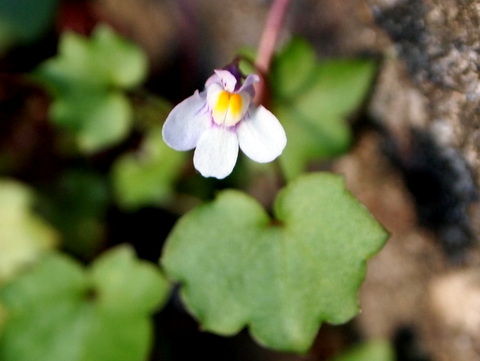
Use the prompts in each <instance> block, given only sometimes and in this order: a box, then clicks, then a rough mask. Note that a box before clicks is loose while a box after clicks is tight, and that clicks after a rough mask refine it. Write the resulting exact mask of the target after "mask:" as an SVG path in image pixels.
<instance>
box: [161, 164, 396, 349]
mask: <svg viewBox="0 0 480 361" xmlns="http://www.w3.org/2000/svg"><path fill="white" fill-rule="evenodd" d="M274 213H275V215H276V219H275V220H271V219H270V217H269V216H268V214H267V213H266V212H265V210H264V209H263V208H262V207H261V206H260V205H259V203H258V202H256V201H255V200H254V199H252V198H250V197H249V196H247V195H245V194H243V193H241V192H238V191H232V190H227V191H223V192H221V193H220V194H219V196H218V198H217V199H216V200H215V201H214V202H212V203H209V204H206V205H204V206H201V207H199V208H197V209H195V210H193V211H192V212H190V213H187V214H186V215H185V216H184V217H183V218H182V219H181V220H180V221H179V222H178V223H177V224H176V226H175V227H174V229H173V231H172V233H171V234H170V236H169V237H168V239H167V243H166V246H165V249H164V253H163V256H162V259H161V263H162V265H163V266H164V268H165V270H166V272H167V274H168V275H169V276H170V277H172V278H173V279H175V280H177V281H179V282H180V284H181V285H182V297H183V299H184V301H185V303H186V305H187V307H188V308H189V309H190V311H191V312H192V313H193V314H194V315H195V316H196V317H197V318H198V319H199V320H200V323H201V325H202V327H203V328H204V329H205V330H208V331H212V332H215V333H219V334H222V335H231V334H235V333H236V332H238V331H239V330H241V329H242V328H243V327H245V326H249V327H250V331H251V333H252V334H253V336H254V337H255V338H256V339H257V340H258V341H259V342H260V343H262V344H264V345H266V346H269V347H271V348H274V349H278V350H284V351H296V352H304V351H306V350H307V349H308V348H309V347H310V345H311V343H312V342H313V340H314V338H315V336H316V334H317V331H318V328H319V327H320V325H321V323H322V322H329V323H333V324H338V323H343V322H346V321H348V320H349V319H351V318H352V317H353V316H354V315H355V314H356V313H357V312H358V301H357V293H358V288H359V287H360V284H361V283H362V281H363V279H364V276H365V264H366V260H367V259H368V258H369V257H371V256H372V255H373V254H374V253H375V252H377V251H378V250H379V249H380V248H381V247H382V245H383V244H384V242H385V241H386V238H387V234H386V232H385V231H384V229H383V228H382V227H381V226H380V225H379V224H378V223H377V222H376V221H375V220H374V219H373V217H372V216H371V215H370V214H369V213H368V212H367V211H366V210H365V208H364V207H363V206H362V205H361V204H360V203H359V202H358V201H357V200H355V199H354V198H353V197H352V196H351V194H349V193H348V192H347V191H346V190H345V188H344V184H343V180H342V179H341V178H340V177H338V176H335V175H332V174H322V173H319V174H310V175H306V176H302V177H300V178H298V179H297V180H296V181H295V182H293V183H291V184H290V185H288V186H287V187H286V188H284V189H283V190H282V191H281V192H280V193H279V195H278V197H277V199H276V202H275V208H274Z"/></svg>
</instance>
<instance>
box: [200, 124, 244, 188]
mask: <svg viewBox="0 0 480 361" xmlns="http://www.w3.org/2000/svg"><path fill="white" fill-rule="evenodd" d="M237 157H238V139H237V135H236V134H235V133H234V132H232V131H230V130H228V129H226V128H223V127H217V126H213V127H211V128H209V129H207V130H206V131H205V132H204V133H203V134H202V136H201V137H200V139H199V141H198V144H197V148H196V149H195V153H194V155H193V164H194V166H195V168H196V169H197V170H198V171H199V172H200V173H201V174H202V175H203V176H204V177H215V178H218V179H223V178H225V177H226V176H228V175H229V174H230V173H232V170H233V167H234V166H235V163H236V162H237Z"/></svg>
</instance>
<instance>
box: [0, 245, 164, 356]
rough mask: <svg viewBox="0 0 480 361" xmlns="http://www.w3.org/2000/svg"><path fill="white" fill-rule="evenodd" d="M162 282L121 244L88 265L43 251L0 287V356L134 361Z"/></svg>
mask: <svg viewBox="0 0 480 361" xmlns="http://www.w3.org/2000/svg"><path fill="white" fill-rule="evenodd" d="M168 293H169V285H168V283H167V281H166V280H165V279H164V278H163V276H162V275H161V274H160V272H159V270H158V268H157V267H154V266H153V265H152V264H149V263H147V262H145V261H140V260H138V259H137V258H136V256H135V254H134V252H133V250H132V249H131V248H130V247H128V246H121V247H118V248H116V249H112V250H111V251H109V252H108V253H105V254H104V255H102V256H101V257H99V258H98V259H97V260H96V261H95V262H94V263H93V264H92V265H91V266H90V267H89V268H88V269H84V268H83V267H82V266H80V265H79V264H78V263H77V262H76V261H74V260H72V259H71V258H69V257H67V256H65V255H63V254H59V253H51V254H49V255H48V256H46V257H44V258H43V259H42V260H41V261H40V262H39V263H38V264H36V265H35V266H34V267H32V268H31V270H30V272H26V273H25V274H23V275H22V276H21V277H19V278H18V279H17V280H16V282H13V283H11V284H7V285H6V286H4V287H3V288H1V289H0V301H1V302H3V303H4V304H5V306H6V308H7V320H8V322H7V324H6V326H5V329H4V330H3V335H2V337H1V338H0V359H1V360H2V361H19V360H21V361H38V360H44V361H46V360H48V361H139V360H144V359H145V358H146V356H147V354H148V352H149V349H150V342H151V339H152V332H153V330H152V321H151V319H150V317H149V316H150V314H151V313H153V311H154V310H156V309H157V308H158V307H160V306H161V304H162V303H163V302H165V300H166V297H167V296H168Z"/></svg>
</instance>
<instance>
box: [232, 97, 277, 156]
mask: <svg viewBox="0 0 480 361" xmlns="http://www.w3.org/2000/svg"><path fill="white" fill-rule="evenodd" d="M251 112H252V113H251V114H250V118H246V119H244V120H243V121H241V122H240V124H239V126H238V129H237V135H238V141H239V144H240V149H241V150H242V151H243V152H244V153H245V154H246V155H247V156H248V157H249V158H251V159H253V160H254V161H256V162H259V163H266V162H271V161H272V160H274V159H275V158H277V157H278V156H279V155H280V154H282V151H283V149H284V148H285V146H286V144H287V137H286V135H285V131H284V130H283V127H282V125H281V124H280V122H279V121H278V119H277V117H275V115H273V114H272V113H271V112H270V111H269V110H267V109H266V108H265V107H263V106H259V107H258V108H256V109H255V108H253V109H252V110H251Z"/></svg>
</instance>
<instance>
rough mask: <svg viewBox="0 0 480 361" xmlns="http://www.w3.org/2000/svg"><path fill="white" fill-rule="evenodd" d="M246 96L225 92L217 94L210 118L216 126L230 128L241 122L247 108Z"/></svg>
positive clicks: (247, 100)
mask: <svg viewBox="0 0 480 361" xmlns="http://www.w3.org/2000/svg"><path fill="white" fill-rule="evenodd" d="M248 103H249V99H248V94H247V93H245V94H243V95H242V94H241V93H229V92H227V91H225V90H221V91H219V92H218V94H217V96H216V100H215V101H214V102H213V104H212V105H213V106H212V116H213V120H214V122H215V123H217V124H218V125H226V126H227V127H231V126H234V125H236V124H237V123H238V122H239V121H240V120H242V118H243V116H244V115H245V112H246V109H247V107H248Z"/></svg>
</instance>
